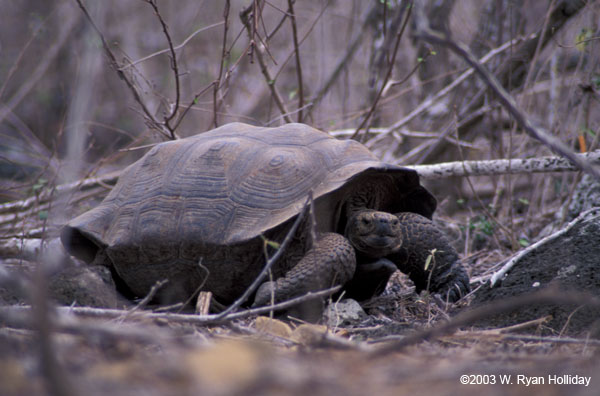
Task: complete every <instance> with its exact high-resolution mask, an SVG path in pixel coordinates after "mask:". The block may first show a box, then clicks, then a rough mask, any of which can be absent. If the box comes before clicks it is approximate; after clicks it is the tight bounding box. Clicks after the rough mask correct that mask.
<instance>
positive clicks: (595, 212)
mask: <svg viewBox="0 0 600 396" xmlns="http://www.w3.org/2000/svg"><path fill="white" fill-rule="evenodd" d="M598 216H600V208H592V209H589V210H586V211H585V212H583V213H581V214H580V215H579V216H577V218H576V219H575V220H573V221H571V222H570V223H569V224H568V225H567V226H566V227H564V228H562V229H560V230H559V231H557V232H555V233H554V234H552V235H549V236H547V237H545V238H542V239H540V240H539V241H537V242H536V243H534V244H532V245H530V246H527V247H526V248H525V249H523V250H521V251H519V252H518V253H517V254H515V255H514V256H513V257H512V258H510V259H509V260H508V261H507V262H506V264H504V265H503V266H502V268H500V269H499V270H498V271H496V272H495V273H494V274H493V275H492V277H491V279H490V287H494V285H495V284H496V282H498V280H500V279H501V278H502V277H503V276H504V275H505V274H506V273H507V272H508V271H510V269H511V268H512V267H514V266H515V265H516V264H517V263H518V262H519V261H520V260H521V259H522V258H523V257H524V256H525V255H527V254H528V253H530V252H531V251H532V250H535V249H537V248H539V247H540V246H541V245H544V244H546V243H548V242H550V241H553V240H555V239H556V238H558V237H560V236H562V235H564V234H566V233H567V232H569V231H570V230H571V229H572V228H573V227H575V226H576V225H578V224H579V223H581V222H584V221H588V220H590V219H592V218H594V217H598Z"/></svg>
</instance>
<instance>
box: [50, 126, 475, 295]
mask: <svg viewBox="0 0 600 396" xmlns="http://www.w3.org/2000/svg"><path fill="white" fill-rule="evenodd" d="M309 194H310V195H312V199H313V201H312V202H313V206H312V207H313V208H314V211H313V216H309V215H305V216H303V219H301V223H300V224H301V225H300V227H299V228H298V230H297V231H296V233H295V234H294V235H292V236H291V237H292V239H291V243H290V244H289V246H288V248H287V249H286V251H284V252H282V253H283V254H282V256H281V258H280V259H279V260H278V261H277V262H276V263H275V264H274V266H273V267H272V279H273V280H274V281H273V282H266V283H265V284H263V286H262V287H261V288H259V291H258V292H257V293H256V296H255V297H254V300H253V301H248V304H250V303H252V302H254V305H263V304H268V303H269V302H270V301H273V299H274V300H275V301H280V300H283V299H287V298H290V297H295V296H298V295H301V294H303V293H306V292H308V291H312V290H317V289H322V288H327V287H331V286H333V285H345V286H346V292H347V295H348V296H349V297H354V298H356V299H358V300H364V299H366V298H368V297H371V296H373V295H375V294H377V293H380V292H381V291H382V290H383V286H385V284H386V282H387V281H388V279H389V277H390V276H391V273H392V272H394V271H395V270H396V269H400V270H401V271H403V272H405V273H407V274H408V275H409V277H410V279H411V280H412V281H413V282H414V284H415V285H416V289H417V291H420V290H422V289H426V288H429V290H431V291H432V292H436V293H442V294H443V295H444V296H445V297H446V298H448V299H449V300H452V301H455V300H457V299H458V298H460V297H461V296H463V295H464V294H465V293H466V292H467V291H468V290H469V280H468V277H467V274H466V272H465V271H464V269H463V267H462V266H461V265H460V262H459V259H458V256H457V254H456V251H455V250H454V249H453V248H452V247H451V246H450V244H449V243H448V241H447V239H446V238H445V237H444V235H443V234H442V233H441V231H439V230H438V229H437V228H435V227H434V225H433V224H432V223H431V221H430V219H431V216H432V214H433V212H434V210H435V208H436V200H435V199H434V197H433V196H432V195H431V194H430V193H429V192H428V191H427V190H426V189H425V188H424V187H422V186H421V185H420V184H419V177H418V175H417V173H416V172H415V171H413V170H410V169H407V168H403V167H398V166H394V165H388V164H385V163H382V162H381V161H379V160H378V159H377V158H376V157H375V156H374V155H373V154H372V153H371V152H370V151H369V150H368V149H367V148H366V147H365V146H363V145H361V144H360V143H358V142H356V141H353V140H338V139H335V138H333V137H331V136H329V135H328V134H327V133H325V132H321V131H319V130H316V129H313V128H311V127H309V126H307V125H302V124H287V125H283V126H280V127H276V128H262V127H255V126H250V125H246V124H241V123H232V124H228V125H224V126H222V127H220V128H217V129H214V130H211V131H208V132H205V133H201V134H198V135H195V136H192V137H188V138H185V139H180V140H175V141H170V142H166V143H161V144H158V145H156V146H155V147H154V148H152V150H150V151H149V152H148V153H147V154H146V155H144V156H143V157H142V158H141V159H140V160H138V161H137V162H135V163H133V164H132V165H130V166H129V167H128V168H126V169H125V170H124V171H123V173H122V174H121V176H120V178H119V180H118V182H117V184H116V185H115V187H114V188H113V189H112V191H111V192H110V194H109V195H108V196H107V197H106V198H105V199H104V201H103V202H102V203H101V204H100V205H99V206H98V207H96V208H94V209H92V210H90V211H88V212H86V213H83V214H82V215H80V216H79V217H76V218H75V219H73V220H72V221H70V222H69V223H68V224H67V225H66V226H65V227H64V229H63V231H62V234H61V239H62V242H63V244H64V246H65V247H66V249H67V250H68V251H69V252H70V253H71V254H72V255H74V256H76V257H78V258H80V259H82V260H84V261H86V262H87V263H90V264H92V265H102V266H106V267H108V268H110V270H111V272H112V274H113V277H114V278H115V281H116V284H117V286H118V289H119V291H121V292H122V293H123V294H125V295H127V296H129V297H135V296H138V297H142V296H144V295H146V294H147V293H148V292H149V291H150V289H151V287H152V286H153V285H154V284H155V283H156V282H157V281H159V280H163V279H168V282H167V284H166V285H165V286H163V287H162V289H161V290H160V292H159V293H158V295H157V299H158V300H159V302H163V303H167V302H174V301H186V300H188V299H189V298H190V297H192V296H193V295H194V294H195V293H197V292H198V291H199V290H204V291H210V292H212V293H213V297H214V298H215V300H217V301H218V302H220V303H221V304H230V303H231V302H233V301H234V300H235V299H236V298H238V297H239V296H241V295H242V294H243V292H244V291H245V290H246V289H247V288H248V286H249V285H250V284H251V283H252V281H253V280H254V279H255V278H256V277H257V275H258V274H259V272H260V271H261V269H262V268H263V266H264V265H265V262H266V257H265V256H266V255H271V254H273V251H274V249H277V243H281V242H282V241H283V240H284V238H285V237H286V235H287V234H288V232H289V230H290V228H291V225H292V223H293V222H294V221H295V219H296V218H297V217H298V216H299V214H300V213H307V211H303V208H304V207H305V205H306V202H307V197H308V196H309ZM313 219H314V220H316V221H313ZM313 239H314V240H313ZM265 241H267V242H268V241H271V242H273V243H266V242H265ZM428 257H429V259H428Z"/></svg>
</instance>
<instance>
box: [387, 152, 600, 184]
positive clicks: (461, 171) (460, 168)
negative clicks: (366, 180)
mask: <svg viewBox="0 0 600 396" xmlns="http://www.w3.org/2000/svg"><path fill="white" fill-rule="evenodd" d="M575 156H576V157H577V158H578V159H580V160H583V161H586V162H588V163H589V164H591V165H592V164H593V165H600V150H597V151H594V152H591V153H585V154H575ZM398 165H402V164H398ZM405 166H407V167H409V168H411V169H414V170H416V171H417V173H418V174H419V176H421V177H422V178H423V179H428V180H436V179H444V178H447V177H464V176H489V175H505V174H518V173H546V172H572V171H578V170H579V168H578V167H577V166H575V165H574V164H573V163H572V162H570V161H569V160H568V159H566V158H564V157H551V156H548V157H539V158H525V159H497V160H485V161H455V162H444V163H440V164H434V165H405Z"/></svg>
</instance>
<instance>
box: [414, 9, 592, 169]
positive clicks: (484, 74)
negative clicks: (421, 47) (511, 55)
mask: <svg viewBox="0 0 600 396" xmlns="http://www.w3.org/2000/svg"><path fill="white" fill-rule="evenodd" d="M417 26H418V31H417V33H416V36H417V37H419V38H421V39H423V40H425V41H428V42H430V43H434V44H441V45H444V46H446V47H448V48H449V49H450V50H452V51H453V52H454V53H456V54H457V55H459V56H460V57H461V58H463V59H464V61H465V62H467V63H468V64H469V66H471V67H472V68H473V69H475V71H476V72H477V73H478V74H479V76H480V77H481V79H482V80H483V81H484V82H485V83H486V84H487V85H488V87H489V88H490V89H491V90H492V91H494V93H495V94H496V95H497V96H498V100H499V101H500V103H501V104H502V105H503V106H504V108H505V109H506V110H507V111H508V112H509V113H510V114H511V115H512V116H513V118H514V119H515V121H516V122H517V124H518V125H519V126H520V127H521V128H522V129H523V130H525V131H526V132H527V134H529V135H530V136H531V137H533V138H534V139H536V140H539V141H540V142H542V143H543V144H545V145H546V146H548V147H549V148H550V149H552V151H554V152H556V153H557V154H559V155H561V156H563V157H566V158H568V159H569V160H571V161H572V162H573V163H574V164H575V165H576V166H577V167H578V168H579V169H581V170H583V171H584V172H586V173H589V174H591V175H593V176H594V177H595V178H596V179H598V180H600V171H598V169H596V168H594V167H593V166H592V165H591V164H590V163H589V162H588V161H586V160H585V159H583V158H581V157H579V156H577V154H575V153H574V152H573V151H572V150H571V149H570V148H569V147H567V146H566V145H565V144H564V143H563V142H561V141H560V140H559V139H557V138H556V137H554V136H552V135H549V134H548V133H546V132H545V131H544V130H543V129H542V128H541V127H538V126H535V125H534V124H533V122H532V121H531V120H530V119H529V116H528V115H527V114H526V113H525V112H523V111H521V110H520V109H519V108H518V106H517V103H516V102H515V100H514V98H513V97H512V96H511V95H510V94H509V93H508V92H507V91H506V90H505V89H504V87H503V86H502V85H501V84H500V83H499V82H498V80H497V79H496V78H495V77H494V75H493V74H492V73H490V72H489V71H488V70H487V69H486V68H485V67H484V66H483V65H482V64H481V63H479V61H478V60H477V59H476V58H475V56H474V55H473V54H472V53H471V51H470V50H469V48H468V47H467V46H466V45H465V44H463V43H460V42H458V41H456V40H453V39H452V38H450V37H449V36H448V35H447V34H445V33H441V32H436V31H433V30H431V29H430V28H429V26H427V21H426V20H425V18H424V16H418V18H417Z"/></svg>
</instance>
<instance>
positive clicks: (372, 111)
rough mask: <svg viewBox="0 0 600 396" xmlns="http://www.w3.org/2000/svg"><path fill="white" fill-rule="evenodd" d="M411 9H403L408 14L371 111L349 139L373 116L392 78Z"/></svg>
mask: <svg viewBox="0 0 600 396" xmlns="http://www.w3.org/2000/svg"><path fill="white" fill-rule="evenodd" d="M384 7H385V5H384ZM412 8H413V7H412V3H408V4H407V5H406V6H405V7H404V9H407V10H408V12H407V14H406V18H404V23H403V24H402V27H401V28H400V30H399V31H398V33H397V34H396V44H395V46H394V52H393V53H392V57H391V59H390V62H389V65H388V71H387V73H386V75H385V78H384V80H383V82H382V84H381V87H380V88H379V91H378V92H377V95H376V96H375V99H374V100H373V104H372V105H371V109H370V110H369V112H368V113H367V115H366V116H365V117H364V118H363V121H362V122H361V123H360V125H359V126H358V127H357V128H356V131H355V132H354V135H352V137H351V139H356V137H357V136H358V134H359V132H360V130H361V129H362V128H363V127H364V126H365V124H366V123H367V122H368V121H369V120H370V119H371V116H372V115H373V113H374V112H375V109H376V108H377V103H378V102H379V99H380V98H381V94H382V93H383V90H384V89H385V88H386V86H387V83H388V81H389V79H390V77H391V76H392V70H394V63H395V62H396V55H397V54H398V48H399V47H400V40H401V39H402V36H403V34H404V29H405V28H406V25H407V24H408V20H409V19H410V15H411V10H412ZM402 14H403V13H401V14H400V15H399V16H401V15H402Z"/></svg>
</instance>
